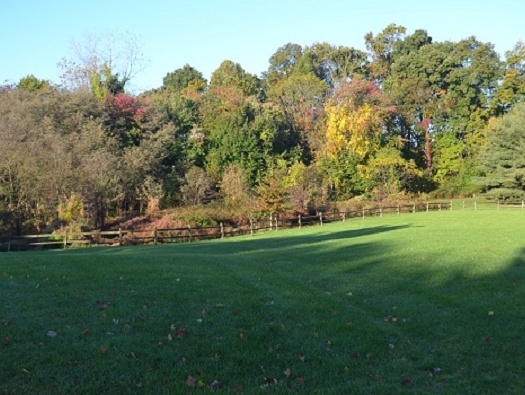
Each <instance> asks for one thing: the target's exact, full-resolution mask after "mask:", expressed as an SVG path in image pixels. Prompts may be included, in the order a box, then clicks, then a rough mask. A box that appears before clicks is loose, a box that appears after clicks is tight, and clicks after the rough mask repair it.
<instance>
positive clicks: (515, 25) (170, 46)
mask: <svg viewBox="0 0 525 395" xmlns="http://www.w3.org/2000/svg"><path fill="white" fill-rule="evenodd" d="M524 15H525V1H523V0H505V1H501V0H500V1H492V0H474V1H473V0H440V1H431V0H389V1H384V0H359V1H354V0H346V1H345V0H262V1H261V0H171V1H170V0H142V1H138V0H125V1H124V0H0V18H1V21H2V23H1V24H0V43H1V46H2V56H1V57H0V84H3V83H17V82H18V81H19V80H20V79H21V78H23V77H25V76H27V75H30V74H32V75H34V76H35V77H37V78H39V79H45V80H50V81H51V82H53V83H59V82H60V75H61V73H62V70H61V69H60V68H59V67H58V63H59V62H60V61H61V60H62V59H64V58H68V59H74V58H75V51H74V50H73V48H74V45H75V43H76V44H77V45H78V44H80V45H82V43H85V42H87V40H86V37H88V36H98V37H104V36H106V37H107V36H110V35H111V34H113V35H118V34H121V35H124V36H125V37H128V38H129V39H133V40H135V41H136V43H137V47H138V48H139V49H140V51H141V52H142V53H143V55H144V62H142V64H143V66H144V68H143V69H142V71H140V72H139V73H138V74H137V75H136V76H135V77H134V78H133V79H132V81H131V82H130V85H129V86H128V88H131V90H132V91H133V92H134V93H139V92H142V91H144V90H148V89H152V88H157V87H160V86H161V85H162V79H163V78H164V76H166V74H167V73H169V72H172V71H174V70H176V69H179V68H182V67H183V66H184V65H185V64H190V65H191V66H192V67H194V68H195V69H197V70H198V71H200V72H201V73H203V76H204V77H205V78H206V79H208V81H209V79H210V76H211V74H212V72H213V71H214V70H216V69H217V68H218V67H219V66H220V64H221V63H222V62H223V61H224V60H231V61H233V62H235V63H239V64H240V65H241V66H242V67H243V68H244V70H246V71H247V72H249V73H252V74H255V75H257V76H260V75H261V73H262V72H264V71H266V70H267V68H268V59H269V58H270V57H271V56H272V54H274V53H275V52H276V51H277V50H278V48H279V47H281V46H283V45H285V44H287V43H295V44H300V45H302V46H307V45H312V44H314V43H317V42H327V43H329V44H332V45H337V46H339V45H341V46H349V47H354V48H357V49H360V50H365V45H364V36H365V34H367V33H368V32H372V33H373V34H374V35H375V34H377V33H379V32H381V31H382V30H383V29H384V28H385V27H387V26H388V25H389V24H391V23H395V24H397V25H402V26H404V27H406V28H407V33H408V34H411V33H413V32H414V31H415V30H416V29H424V30H426V31H427V32H428V34H429V35H430V36H431V37H432V38H433V41H434V42H436V41H439V42H442V41H454V42H457V41H460V40H461V39H464V38H467V37H470V36H475V37H476V38H477V39H478V40H479V41H482V42H485V43H488V42H490V43H492V44H494V46H495V50H496V51H497V52H498V53H499V54H500V56H501V58H502V59H503V58H504V53H505V52H506V51H508V50H511V49H512V48H513V47H514V45H515V44H516V42H518V40H520V39H525V24H524V23H523V16H524Z"/></svg>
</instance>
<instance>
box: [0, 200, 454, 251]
mask: <svg viewBox="0 0 525 395" xmlns="http://www.w3.org/2000/svg"><path fill="white" fill-rule="evenodd" d="M441 210H452V203H451V202H423V203H413V204H405V205H397V206H383V207H376V208H367V209H365V208H364V209H361V210H354V211H346V212H340V211H337V210H333V211H325V212H319V213H318V214H317V215H313V216H302V215H299V216H297V217H293V218H291V217H281V216H270V218H269V219H266V220H251V221H250V222H249V223H245V224H238V225H234V226H231V225H225V224H223V223H221V224H219V226H207V227H189V226H188V227H181V228H162V229H161V228H153V229H146V230H138V229H119V230H110V231H92V232H71V231H66V232H64V233H53V234H38V235H24V236H9V235H5V236H0V251H7V252H10V251H15V250H28V249H36V248H40V249H43V248H64V249H65V248H68V247H80V246H122V245H134V244H160V243H182V242H186V243H191V242H195V241H200V240H206V239H218V238H225V237H232V236H238V235H247V234H250V235H253V234H255V233H256V232H260V231H272V230H274V231H275V230H278V229H280V228H293V227H299V228H301V227H302V226H309V225H323V224H325V223H329V222H334V221H343V222H344V221H346V220H349V219H353V218H362V219H364V218H366V217H373V216H383V215H384V214H389V213H390V214H392V213H395V214H401V213H407V212H408V213H415V212H417V211H441Z"/></svg>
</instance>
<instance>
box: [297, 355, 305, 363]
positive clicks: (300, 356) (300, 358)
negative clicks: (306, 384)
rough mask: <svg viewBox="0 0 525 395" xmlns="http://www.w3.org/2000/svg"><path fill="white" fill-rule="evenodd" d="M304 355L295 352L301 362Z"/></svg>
mask: <svg viewBox="0 0 525 395" xmlns="http://www.w3.org/2000/svg"><path fill="white" fill-rule="evenodd" d="M304 358H305V356H304V355H303V354H297V359H298V360H299V361H301V362H304Z"/></svg>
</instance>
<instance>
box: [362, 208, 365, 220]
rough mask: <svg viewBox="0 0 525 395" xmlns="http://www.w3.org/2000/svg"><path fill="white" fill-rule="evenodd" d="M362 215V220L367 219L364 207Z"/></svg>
mask: <svg viewBox="0 0 525 395" xmlns="http://www.w3.org/2000/svg"><path fill="white" fill-rule="evenodd" d="M361 214H362V219H365V208H364V207H363V209H362V212H361Z"/></svg>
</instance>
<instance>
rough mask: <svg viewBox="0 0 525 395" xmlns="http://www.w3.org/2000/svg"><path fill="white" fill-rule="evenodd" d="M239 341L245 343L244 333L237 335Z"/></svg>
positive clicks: (246, 338)
mask: <svg viewBox="0 0 525 395" xmlns="http://www.w3.org/2000/svg"><path fill="white" fill-rule="evenodd" d="M239 339H241V341H242V342H245V341H246V340H248V337H246V335H245V334H244V333H241V334H240V335H239Z"/></svg>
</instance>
